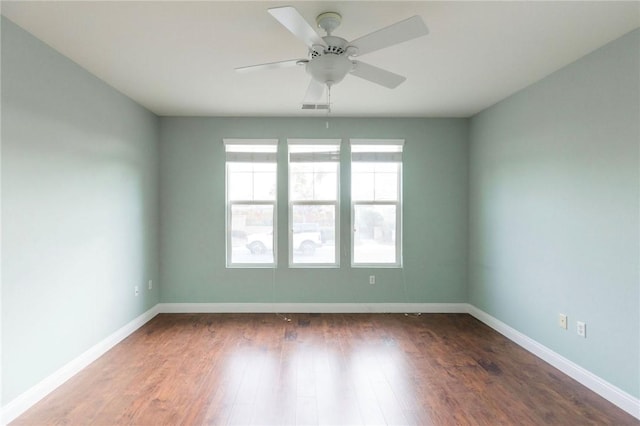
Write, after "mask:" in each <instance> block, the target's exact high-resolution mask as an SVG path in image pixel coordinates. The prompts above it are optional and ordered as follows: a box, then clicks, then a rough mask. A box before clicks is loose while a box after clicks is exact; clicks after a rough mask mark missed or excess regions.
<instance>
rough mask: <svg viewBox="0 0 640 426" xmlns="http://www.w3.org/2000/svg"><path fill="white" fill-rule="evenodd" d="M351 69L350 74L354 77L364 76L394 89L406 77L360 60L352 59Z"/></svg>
mask: <svg viewBox="0 0 640 426" xmlns="http://www.w3.org/2000/svg"><path fill="white" fill-rule="evenodd" d="M353 65H354V67H353V70H352V71H351V74H353V75H355V76H356V77H360V78H364V79H365V80H369V81H371V82H373V83H377V84H379V85H381V86H384V87H388V88H389V89H395V88H396V87H398V85H400V83H402V82H403V81H405V80H406V79H407V78H406V77H403V76H401V75H398V74H394V73H392V72H391V71H387V70H383V69H382V68H378V67H374V66H373V65H369V64H366V63H364V62H361V61H353Z"/></svg>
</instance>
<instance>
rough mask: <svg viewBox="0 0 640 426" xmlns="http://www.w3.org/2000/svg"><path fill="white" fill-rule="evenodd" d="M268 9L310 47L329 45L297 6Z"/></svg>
mask: <svg viewBox="0 0 640 426" xmlns="http://www.w3.org/2000/svg"><path fill="white" fill-rule="evenodd" d="M268 10H269V13H270V14H271V16H273V17H274V18H276V19H277V20H278V22H280V23H281V24H282V25H283V26H284V27H285V28H286V29H288V30H289V31H291V33H292V34H293V35H294V36H296V37H298V38H299V39H300V40H302V41H303V42H304V44H306V45H307V46H308V47H309V48H311V47H313V45H320V46H326V45H327V44H326V43H325V42H324V40H323V39H322V37H320V36H319V35H318V33H317V32H316V31H315V30H314V29H313V27H312V26H311V25H309V23H308V22H307V21H306V20H305V19H304V18H303V17H302V15H300V12H298V10H297V9H296V8H295V7H292V6H284V7H274V8H271V9H268Z"/></svg>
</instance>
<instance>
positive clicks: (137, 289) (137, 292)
mask: <svg viewBox="0 0 640 426" xmlns="http://www.w3.org/2000/svg"><path fill="white" fill-rule="evenodd" d="M133 293H134V294H135V295H136V296H137V295H139V294H140V289H139V288H138V286H135V287H133Z"/></svg>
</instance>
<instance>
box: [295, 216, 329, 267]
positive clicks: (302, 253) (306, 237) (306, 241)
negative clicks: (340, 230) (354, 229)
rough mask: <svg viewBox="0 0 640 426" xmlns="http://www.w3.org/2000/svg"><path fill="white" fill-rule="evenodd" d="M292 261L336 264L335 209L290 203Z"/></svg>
mask: <svg viewBox="0 0 640 426" xmlns="http://www.w3.org/2000/svg"><path fill="white" fill-rule="evenodd" d="M292 216H293V218H292V232H291V242H290V244H291V247H292V249H293V253H292V259H293V263H294V264H296V263H299V264H300V263H331V264H334V263H336V249H335V236H336V227H335V223H336V212H335V206H334V205H332V204H330V205H314V206H308V205H293V206H292Z"/></svg>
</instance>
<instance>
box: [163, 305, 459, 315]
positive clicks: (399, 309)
mask: <svg viewBox="0 0 640 426" xmlns="http://www.w3.org/2000/svg"><path fill="white" fill-rule="evenodd" d="M468 310H469V309H468V305H467V304H466V303H160V304H159V305H158V311H159V312H160V313H173V314H175V313H232V312H240V313H273V312H279V313H287V314H295V313H413V312H422V313H468Z"/></svg>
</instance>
